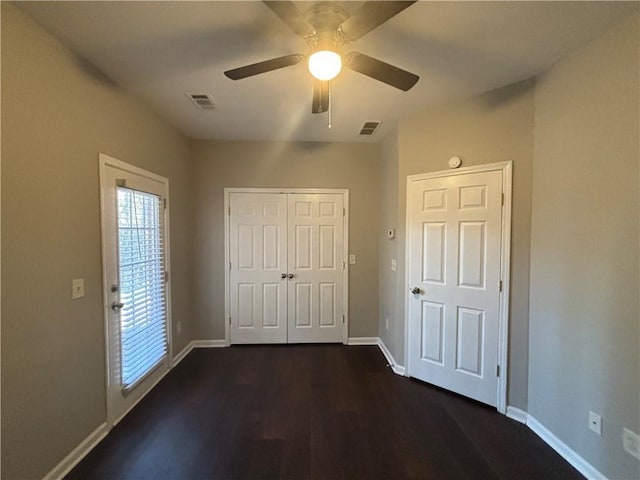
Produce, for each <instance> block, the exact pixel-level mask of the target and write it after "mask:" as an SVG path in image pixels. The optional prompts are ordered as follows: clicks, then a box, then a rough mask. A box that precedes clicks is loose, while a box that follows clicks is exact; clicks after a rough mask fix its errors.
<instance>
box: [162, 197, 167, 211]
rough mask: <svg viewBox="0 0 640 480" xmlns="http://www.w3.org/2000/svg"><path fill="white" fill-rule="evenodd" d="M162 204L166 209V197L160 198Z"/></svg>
mask: <svg viewBox="0 0 640 480" xmlns="http://www.w3.org/2000/svg"><path fill="white" fill-rule="evenodd" d="M162 206H163V208H164V209H165V210H166V209H167V199H166V198H163V199H162Z"/></svg>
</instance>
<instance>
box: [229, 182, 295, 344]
mask: <svg viewBox="0 0 640 480" xmlns="http://www.w3.org/2000/svg"><path fill="white" fill-rule="evenodd" d="M229 206H230V211H229V212H230V227H229V232H230V235H231V239H230V242H229V255H230V267H229V278H230V292H229V295H230V299H229V307H230V318H231V319H232V321H231V339H232V340H233V343H286V341H287V281H288V280H287V278H286V274H287V242H286V239H287V195H286V194H283V193H231V194H230V202H229ZM283 276H284V278H283Z"/></svg>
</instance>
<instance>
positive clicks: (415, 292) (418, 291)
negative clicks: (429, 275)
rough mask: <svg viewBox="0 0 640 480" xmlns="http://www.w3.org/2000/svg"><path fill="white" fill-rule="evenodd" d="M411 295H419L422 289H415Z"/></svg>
mask: <svg viewBox="0 0 640 480" xmlns="http://www.w3.org/2000/svg"><path fill="white" fill-rule="evenodd" d="M411 293H413V294H414V295H417V294H419V293H420V289H419V288H418V287H413V288H412V289H411Z"/></svg>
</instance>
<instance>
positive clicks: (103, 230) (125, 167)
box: [98, 153, 174, 428]
mask: <svg viewBox="0 0 640 480" xmlns="http://www.w3.org/2000/svg"><path fill="white" fill-rule="evenodd" d="M98 164H99V182H100V241H101V250H102V251H101V259H102V265H101V266H102V303H103V309H102V310H103V317H104V336H105V340H104V342H105V343H104V347H105V385H108V381H109V368H110V367H109V343H108V342H109V308H110V306H109V304H110V292H109V289H108V285H109V279H108V278H107V269H106V265H107V260H108V259H107V246H106V239H107V224H106V218H105V216H104V211H105V210H104V209H105V206H106V201H105V189H106V187H107V185H106V183H105V182H106V169H107V168H108V167H113V168H117V169H118V170H122V171H125V172H129V173H133V174H135V175H138V176H141V177H145V178H149V179H152V180H154V181H157V182H159V183H162V184H163V185H164V187H165V191H166V196H165V198H166V201H167V207H166V209H165V212H164V215H165V221H164V228H165V245H166V246H165V263H166V265H167V282H166V302H167V320H166V328H167V344H168V345H167V371H166V372H165V373H163V374H162V375H161V376H160V377H159V378H157V379H156V380H155V381H154V382H153V383H152V384H151V385H150V387H149V388H148V389H147V390H146V391H145V392H143V393H142V394H141V395H140V398H138V399H137V400H136V401H135V402H134V403H133V404H132V405H131V406H130V407H129V408H127V410H126V411H125V412H124V413H123V414H121V415H120V416H119V417H117V418H112V416H111V415H110V414H109V403H108V400H107V399H105V408H106V411H107V420H106V423H107V425H108V427H109V428H111V427H113V426H115V425H116V424H118V422H120V420H122V419H123V418H124V417H125V416H126V415H127V414H128V413H129V412H130V411H131V410H132V409H133V407H135V406H136V405H137V404H138V402H140V400H142V399H143V398H144V397H145V396H146V395H147V394H148V393H149V392H150V391H151V390H153V388H154V387H155V386H156V385H157V384H158V383H159V382H160V380H162V378H164V376H165V375H166V374H167V373H169V371H170V370H171V369H172V368H173V366H174V361H173V321H172V316H171V312H172V308H171V238H170V237H171V235H170V232H171V226H170V221H169V216H170V215H169V212H170V208H169V207H170V200H169V179H168V178H165V177H162V176H160V175H158V174H155V173H153V172H150V171H148V170H144V169H143V168H140V167H136V166H134V165H130V164H128V163H126V162H123V161H122V160H118V159H117V158H113V157H110V156H109V155H105V154H104V153H99V154H98ZM107 397H108V396H107Z"/></svg>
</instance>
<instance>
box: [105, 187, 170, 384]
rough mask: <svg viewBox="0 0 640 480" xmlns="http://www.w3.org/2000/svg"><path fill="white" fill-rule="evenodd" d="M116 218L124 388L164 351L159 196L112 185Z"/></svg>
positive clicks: (152, 365) (149, 368)
mask: <svg viewBox="0 0 640 480" xmlns="http://www.w3.org/2000/svg"><path fill="white" fill-rule="evenodd" d="M117 217H118V260H119V289H120V302H121V309H120V325H119V327H120V328H119V330H120V331H119V333H120V366H121V368H120V372H121V384H122V388H123V389H124V390H128V389H131V388H133V387H134V386H135V385H136V384H137V383H138V382H140V381H141V380H142V379H143V378H144V377H145V376H146V375H147V374H149V373H150V372H151V371H153V369H154V368H155V367H156V366H157V365H159V364H160V363H161V362H162V361H163V360H164V358H165V357H166V355H167V331H166V316H167V305H166V300H165V299H166V294H165V293H166V292H165V290H166V284H165V242H164V208H163V206H162V198H161V197H160V196H158V195H154V194H151V193H145V192H140V191H136V190H132V189H130V188H126V187H117Z"/></svg>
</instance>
